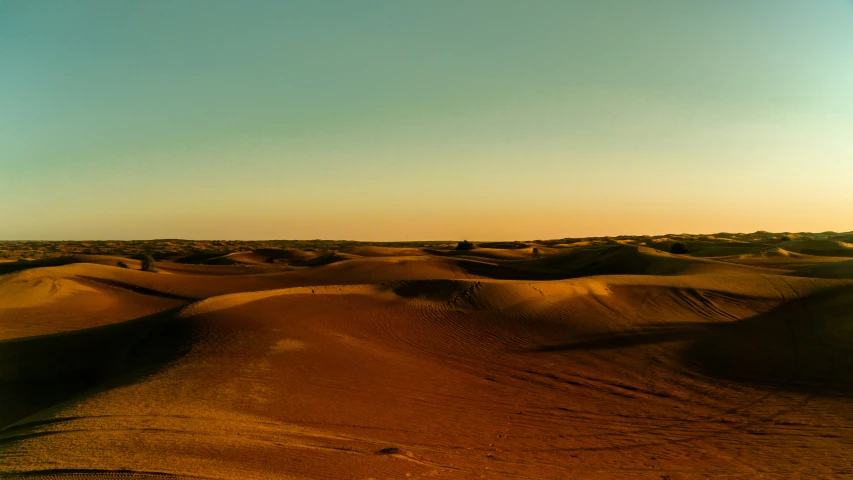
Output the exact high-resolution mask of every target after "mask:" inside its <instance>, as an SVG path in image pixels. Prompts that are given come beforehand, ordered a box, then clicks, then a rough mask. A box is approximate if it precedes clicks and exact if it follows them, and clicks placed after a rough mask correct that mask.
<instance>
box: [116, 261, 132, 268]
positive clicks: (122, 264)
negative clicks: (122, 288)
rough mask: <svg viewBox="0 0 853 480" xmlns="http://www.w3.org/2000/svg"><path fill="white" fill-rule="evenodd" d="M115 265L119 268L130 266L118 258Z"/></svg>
mask: <svg viewBox="0 0 853 480" xmlns="http://www.w3.org/2000/svg"><path fill="white" fill-rule="evenodd" d="M116 266H117V267H119V268H130V267H128V266H127V264H126V263H124V262H123V261H121V260H119V261H118V263H116Z"/></svg>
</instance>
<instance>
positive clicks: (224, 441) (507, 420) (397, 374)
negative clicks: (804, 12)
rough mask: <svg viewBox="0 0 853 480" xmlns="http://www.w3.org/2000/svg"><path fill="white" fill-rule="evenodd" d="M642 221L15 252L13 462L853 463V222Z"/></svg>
mask: <svg viewBox="0 0 853 480" xmlns="http://www.w3.org/2000/svg"><path fill="white" fill-rule="evenodd" d="M713 241H714V240H713V239H711V240H708V242H713ZM633 242H635V241H630V242H629V241H626V240H625V239H620V240H619V241H618V242H616V241H612V242H606V243H604V242H598V243H596V242H591V243H588V242H584V243H582V244H575V245H573V244H571V243H564V244H562V245H563V246H557V245H556V244H555V246H551V247H549V246H533V245H530V246H526V247H524V248H491V247H490V248H483V249H475V250H472V251H467V252H457V251H450V250H441V249H430V248H425V249H415V248H412V247H408V248H404V249H400V250H399V252H397V251H395V249H393V248H391V247H357V248H350V249H349V250H348V251H343V252H341V253H336V254H329V253H317V252H295V251H291V252H284V251H279V252H272V251H266V252H264V251H244V252H237V253H232V254H226V255H224V256H219V257H211V259H213V260H214V261H213V262H212V263H214V264H212V265H202V264H200V263H202V262H196V264H180V263H172V262H160V263H158V264H157V267H158V269H159V273H150V272H142V271H139V270H138V268H139V262H136V261H133V260H125V262H126V263H127V264H128V266H129V267H130V268H118V267H116V266H114V265H115V263H116V257H106V256H103V257H99V256H89V257H74V258H69V259H64V260H60V259H47V260H39V261H34V262H19V263H16V264H9V265H10V266H7V270H6V271H8V272H9V273H6V274H5V275H2V276H0V477H4V478H16V477H51V478H52V477H56V478H60V477H63V478H64V477H75V478H124V477H129V478H164V477H165V478H250V479H251V478H258V479H261V478H359V479H367V478H377V479H378V478H424V477H438V478H536V479H564V478H623V479H633V478H655V479H662V478H668V479H679V478H720V479H722V478H780V479H781V478H821V477H823V478H834V477H845V476H849V475H853V466H852V465H851V460H850V459H851V458H853V401H851V395H853V349H851V346H853V313H851V312H853V280H851V279H853V266H851V265H853V262H851V260H850V258H849V257H845V256H844V255H840V256H839V255H838V252H840V251H843V249H844V248H847V247H845V246H844V245H843V244H842V245H839V244H831V245H829V246H826V245H824V247H826V248H827V254H826V255H820V252H819V251H818V250H819V248H820V247H821V245H822V244H819V242H816V241H803V242H804V243H803V245H804V248H801V249H799V250H800V252H797V251H796V250H797V248H796V245H795V244H796V240H792V241H790V242H787V243H788V244H789V245H788V246H785V247H784V248H781V247H779V248H765V249H762V250H760V251H752V252H750V251H749V250H748V249H746V250H744V251H745V252H746V253H735V254H730V255H722V256H718V257H715V256H713V255H705V256H702V258H697V257H694V256H690V255H672V254H669V253H663V252H661V251H659V250H655V249H652V248H650V247H645V246H635V245H632V243H633ZM807 242H810V243H807ZM575 243H578V242H575ZM636 243H639V241H638V240H637V241H636ZM719 243H720V244H723V243H724V242H723V241H722V240H720V241H719ZM497 246H498V247H500V246H501V245H497ZM533 248H536V249H537V250H536V251H535V252H534V251H533ZM707 248H708V249H710V248H712V246H710V245H709V246H708V247H707ZM737 248H743V247H737ZM282 252H284V253H282ZM323 255H331V256H327V257H324V258H325V260H324V261H323V262H319V263H317V264H316V265H313V266H312V265H311V264H304V263H303V262H308V261H311V260H312V259H316V258H320V257H323ZM276 259H278V260H283V261H284V263H286V264H287V265H285V266H282V267H281V268H278V266H279V264H278V263H276V262H275V260H276ZM207 260H209V259H206V260H205V262H206V261H207ZM326 260H328V261H326ZM268 265H272V266H270V267H268ZM273 267H276V268H273ZM284 267H287V268H284ZM253 268H254V269H255V270H252V269H253Z"/></svg>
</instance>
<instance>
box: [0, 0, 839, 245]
mask: <svg viewBox="0 0 853 480" xmlns="http://www.w3.org/2000/svg"><path fill="white" fill-rule="evenodd" d="M851 229H853V2H851V1H849V0H809V1H806V0H798V1H786V0H766V1H749V0H728V1H726V0H715V1H700V0H695V1H689V0H671V1H662V0H658V1H646V2H639V1H636V0H623V1H616V0H613V1H609V0H604V1H570V0H557V1H545V0H532V1H514V0H513V1H499V0H483V1H475V0H422V1H407V0H387V1H369V0H359V1H349V0H341V1H313V0H312V1H308V0H306V1H301V2H286V1H284V0H280V1H270V2H262V1H247V2H236V1H214V0H199V1H180V0H178V1H137V2H131V1H113V0H107V1H84V0H79V1H74V2H70V1H59V0H56V1H38V0H23V1H8V0H0V238H5V239H130V238H138V239H145V238H176V237H178V238H199V239H207V238H221V239H231V238H237V239H266V238H287V239H291V238H334V239H356V240H406V239H408V240H417V239H424V240H426V239H459V238H471V239H481V240H485V239H494V240H500V239H507V240H515V239H533V238H561V237H565V236H591V235H618V234H644V233H648V234H658V233H678V232H694V233H712V232H719V231H755V230H771V231H824V230H838V231H846V230H851Z"/></svg>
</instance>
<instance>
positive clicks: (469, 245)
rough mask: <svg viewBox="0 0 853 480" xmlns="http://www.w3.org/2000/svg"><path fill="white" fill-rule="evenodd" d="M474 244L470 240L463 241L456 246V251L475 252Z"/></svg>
mask: <svg viewBox="0 0 853 480" xmlns="http://www.w3.org/2000/svg"><path fill="white" fill-rule="evenodd" d="M473 249H474V244H473V243H472V242H469V241H468V240H462V241H461V242H459V243H457V244H456V250H473Z"/></svg>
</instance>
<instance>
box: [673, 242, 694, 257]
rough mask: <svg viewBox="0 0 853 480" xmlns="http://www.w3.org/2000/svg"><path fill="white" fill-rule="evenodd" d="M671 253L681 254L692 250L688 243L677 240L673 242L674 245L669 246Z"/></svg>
mask: <svg viewBox="0 0 853 480" xmlns="http://www.w3.org/2000/svg"><path fill="white" fill-rule="evenodd" d="M669 253H676V254H679V255H681V254H685V253H690V250H688V249H687V245H685V244H683V243H681V242H675V243H673V244H672V247H670V248H669Z"/></svg>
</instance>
